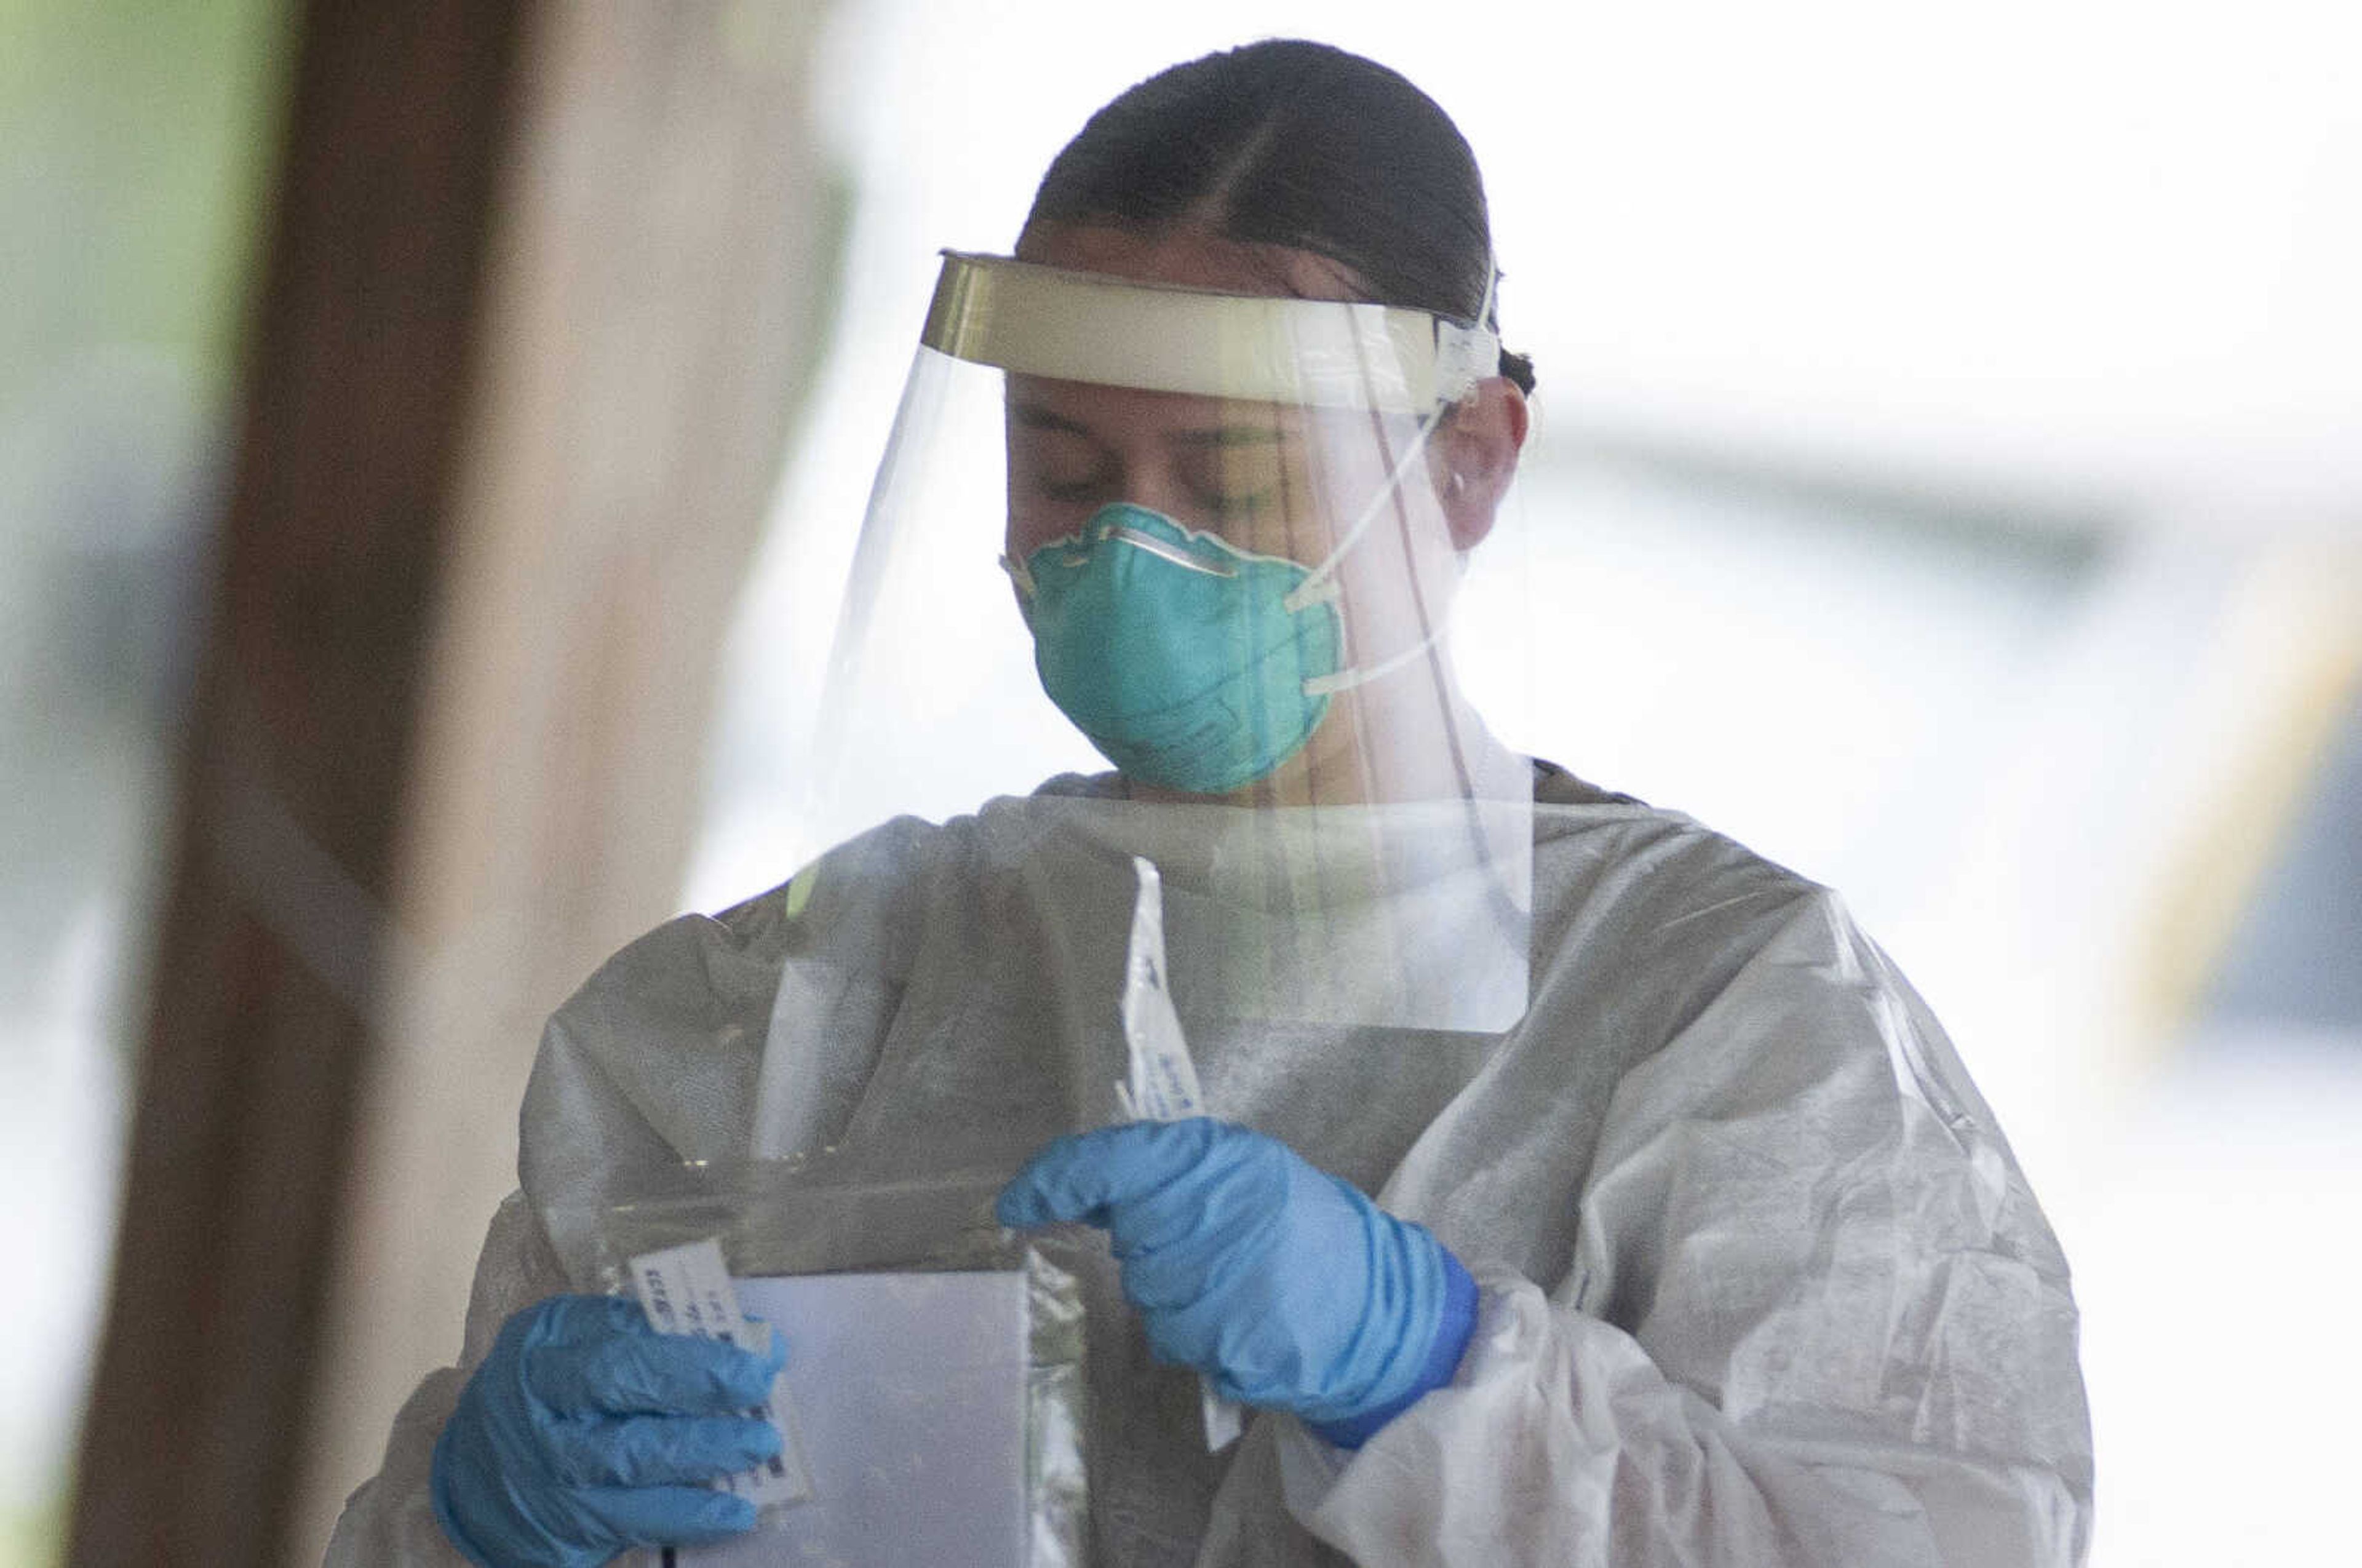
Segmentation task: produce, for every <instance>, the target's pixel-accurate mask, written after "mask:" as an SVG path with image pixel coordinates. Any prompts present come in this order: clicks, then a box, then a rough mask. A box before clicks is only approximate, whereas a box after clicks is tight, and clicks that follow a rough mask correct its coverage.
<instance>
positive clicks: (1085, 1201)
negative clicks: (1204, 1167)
mask: <svg viewBox="0 0 2362 1568" xmlns="http://www.w3.org/2000/svg"><path fill="white" fill-rule="evenodd" d="M1239 1131H1241V1130H1239V1129H1235V1128H1230V1127H1226V1126H1225V1125H1224V1124H1223V1123H1221V1122H1219V1121H1212V1120H1211V1119H1209V1118H1207V1117H1202V1116H1198V1117H1191V1118H1189V1119H1188V1120H1187V1121H1131V1122H1126V1123H1124V1124H1123V1125H1121V1126H1119V1127H1101V1128H1098V1129H1097V1130H1096V1131H1094V1132H1073V1133H1068V1134H1066V1135H1065V1137H1062V1138H1054V1139H1052V1140H1051V1141H1050V1142H1049V1143H1045V1144H1043V1146H1042V1148H1041V1149H1040V1151H1039V1152H1037V1153H1036V1154H1034V1156H1033V1157H1032V1159H1031V1160H1029V1161H1027V1162H1026V1165H1025V1168H1024V1169H1023V1170H1021V1171H1019V1172H1018V1173H1017V1175H1016V1176H1014V1177H1013V1178H1011V1180H1010V1183H1009V1185H1008V1186H1007V1187H1003V1188H1001V1191H1000V1198H999V1203H998V1204H997V1205H996V1206H995V1207H996V1210H997V1212H998V1213H999V1218H1000V1222H1001V1223H1002V1224H1004V1225H1008V1226H1011V1227H1014V1228H1017V1229H1021V1230H1022V1229H1025V1228H1028V1227H1031V1226H1034V1225H1047V1224H1050V1223H1052V1222H1054V1221H1056V1220H1083V1221H1085V1222H1087V1223H1089V1224H1094V1225H1105V1224H1107V1223H1108V1221H1109V1211H1110V1210H1111V1209H1114V1208H1117V1207H1119V1206H1121V1205H1124V1204H1127V1203H1131V1202H1133V1201H1135V1200H1137V1199H1140V1198H1146V1197H1149V1196H1151V1195H1153V1194H1154V1193H1156V1192H1158V1191H1159V1190H1161V1189H1162V1188H1164V1187H1166V1186H1167V1185H1168V1184H1170V1183H1172V1182H1174V1181H1175V1180H1177V1179H1179V1178H1180V1177H1182V1176H1187V1174H1188V1173H1190V1172H1191V1171H1194V1170H1196V1169H1197V1168H1198V1165H1200V1164H1201V1163H1203V1162H1204V1160H1205V1158H1206V1156H1207V1153H1208V1151H1209V1150H1210V1149H1211V1148H1213V1147H1214V1145H1215V1144H1216V1143H1217V1142H1218V1141H1219V1140H1220V1138H1221V1137H1222V1136H1223V1135H1224V1134H1226V1133H1230V1132H1239Z"/></svg>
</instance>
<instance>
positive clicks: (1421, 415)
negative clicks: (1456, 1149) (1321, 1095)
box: [803, 255, 1532, 1032]
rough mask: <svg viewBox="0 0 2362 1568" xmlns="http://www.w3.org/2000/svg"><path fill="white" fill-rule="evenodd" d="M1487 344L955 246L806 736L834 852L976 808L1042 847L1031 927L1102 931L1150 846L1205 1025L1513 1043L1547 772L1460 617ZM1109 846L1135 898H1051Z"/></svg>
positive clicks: (1490, 492)
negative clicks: (1509, 1033) (1467, 674)
mask: <svg viewBox="0 0 2362 1568" xmlns="http://www.w3.org/2000/svg"><path fill="white" fill-rule="evenodd" d="M1496 352H1497V350H1496V344H1495V340H1494V339H1493V337H1492V336H1491V334H1489V333H1488V332H1485V331H1483V330H1480V329H1477V328H1473V327H1467V326H1460V325H1458V324H1454V323H1451V322H1449V321H1444V320H1440V319H1439V318H1437V317H1434V316H1431V315H1426V314H1424V313H1421V312H1418V311H1409V310H1402V309H1396V308H1390V307H1386V306H1382V305H1375V304H1358V303H1344V302H1334V301H1325V300H1308V299H1301V298H1293V297H1266V296H1260V295H1241V294H1230V293H1215V292H1210V291H1205V290H1198V289H1192V288H1184V287H1175V286H1170V285H1163V284H1146V283H1141V282H1131V281H1126V280H1121V279H1117V278H1111V277H1108V276H1103V275H1100V274H1096V273H1085V272H1074V271H1062V270H1058V269H1054V268H1048V267H1043V266H1038V265H1033V264H1030V263H1025V262H1019V261H1014V260H1010V259H999V258H984V257H972V256H962V255H947V256H946V258H945V261H944V271H943V274H942V277H941V280H940V282H939V283H938V286H937V289H936V292H935V296H934V300H933V305H932V308H931V310H930V313H929V316H928V320H927V325H926V328H925V332H924V336H923V338H922V348H921V349H920V351H919V354H918V358H917V360H916V363H915V364H914V366H913V368H912V370H911V379H910V382H909V384H908V387H907V389H906V391H905V393H904V397H903V400H902V403H901V407H900V414H899V415H898V418H897V421H896V425H895V430H894V435H893V437H892V440H891V442H890V444H889V450H888V452H887V456H886V459H885V462H884V464H883V466H882V468H881V469H880V471H879V474H878V477H877V483H876V486H875V489H874V491H873V492H872V495H871V501H870V506H869V513H868V516H867V518H866V523H865V525H864V528H863V532H862V535H861V537H860V541H859V544H858V546H857V547H856V549H855V558H854V565H853V569H852V574H851V579H850V581H849V583H848V585H847V591H846V592H845V595H844V602H843V606H842V610H841V617H840V620H839V624H838V626H837V631H836V635H835V638H834V642H833V650H832V654H831V658H830V664H829V668H828V671H827V676H826V680H825V683H824V686H823V689H822V693H821V698H820V701H819V705H818V712H817V720H816V724H815V732H814V735H813V740H812V745H811V748H810V750H809V752H808V754H807V755H808V756H809V759H810V768H809V772H808V774H807V778H806V784H807V786H808V787H807V790H806V791H805V796H806V799H805V806H804V813H803V814H804V817H805V820H806V822H807V823H808V825H809V827H810V830H811V834H812V836H813V838H814V840H815V842H816V844H824V843H833V842H836V841H838V840H841V839H844V838H846V837H849V836H851V835H853V834H856V833H859V832H861V831H862V830H864V829H866V828H868V827H870V826H872V825H874V824H876V823H879V822H881V821H883V820H885V819H886V818H888V817H890V816H893V815H895V814H898V813H906V812H907V813H911V814H914V815H917V816H921V817H924V818H928V819H931V820H933V821H937V822H944V821H950V820H953V819H955V818H956V819H959V821H960V823H963V824H965V825H963V826H962V828H961V831H962V832H964V833H969V834H977V835H981V839H982V840H983V841H986V842H985V845H984V852H987V853H988V854H990V855H993V856H1001V855H1007V856H1025V855H1032V856H1038V857H1041V859H1040V864H1038V865H1036V866H1034V867H1032V868H1031V869H1030V870H1028V871H1027V872H1026V873H1025V874H1026V875H1032V876H1039V877H1041V878H1044V880H1043V882H1042V883H1041V887H1040V892H1041V898H1040V900H1038V901H1039V903H1040V904H1041V905H1042V906H1043V909H1045V910H1050V911H1057V910H1060V909H1063V911H1064V913H1063V914H1061V913H1057V912H1052V913H1048V914H1044V915H1043V916H1042V917H1041V918H1043V919H1045V920H1051V921H1055V920H1060V919H1071V920H1075V921H1078V922H1105V923H1111V925H1112V928H1113V929H1114V930H1115V931H1116V932H1117V933H1121V932H1122V931H1123V930H1124V929H1126V928H1127V925H1128V922H1127V919H1126V918H1125V916H1124V915H1123V913H1122V911H1123V910H1125V909H1126V908H1128V907H1129V886H1130V884H1129V867H1130V857H1131V856H1135V855H1138V856H1145V857H1146V858H1148V859H1149V860H1151V861H1152V862H1153V863H1154V864H1155V865H1156V867H1158V869H1159V872H1160V873H1161V878H1162V881H1163V884H1164V898H1165V900H1166V918H1165V931H1166V940H1167V943H1168V946H1169V949H1170V955H1169V963H1170V969H1171V978H1172V985H1173V989H1174V993H1175V999H1176V1000H1177V1001H1178V1002H1179V1003H1180V1004H1181V1006H1182V1010H1183V1015H1184V1021H1185V1023H1187V1022H1189V1021H1190V1015H1191V1014H1192V1013H1197V1014H1199V1015H1203V1016H1205V1017H1209V1018H1211V1017H1221V1018H1228V1019H1233V1020H1238V1019H1264V1020H1273V1021H1301V1022H1310V1023H1321V1022H1327V1023H1337V1024H1347V1025H1388V1026H1398V1027H1404V1028H1414V1029H1441V1030H1456V1031H1469V1032H1496V1031H1499V1030H1503V1029H1506V1028H1507V1027H1509V1025H1511V1024H1513V1023H1514V1022H1515V1021H1517V1019H1518V1017H1519V1016H1521V1015H1522V1013H1523V1010H1524V1007H1525V1000H1526V991H1527V955H1528V950H1529V940H1528V938H1529V911H1530V907H1531V896H1530V889H1531V877H1530V869H1529V867H1530V856H1531V852H1532V822H1531V812H1532V805H1531V796H1532V779H1531V774H1530V771H1529V764H1528V763H1527V762H1526V761H1525V759H1523V758H1521V757H1519V756H1515V755H1513V754H1511V753H1510V752H1508V751H1507V749H1506V748H1504V747H1503V746H1501V745H1499V744H1498V743H1497V742H1496V741H1495V740H1494V739H1493V738H1492V737H1491V735H1490V734H1488V733H1487V732H1486V730H1485V726H1484V724H1483V723H1482V721H1481V720H1480V719H1479V717H1478V715H1477V712H1476V709H1475V707H1474V705H1473V702H1472V701H1471V700H1470V697H1469V695H1468V694H1467V693H1466V692H1465V691H1464V690H1462V681H1461V679H1460V677H1459V674H1458V672H1457V670H1456V668H1455V666H1454V661H1453V656H1452V639H1451V631H1452V627H1453V613H1454V609H1455V604H1456V602H1457V600H1458V597H1459V592H1460V588H1461V580H1462V574H1463V572H1464V571H1465V569H1466V565H1467V552H1468V551H1470V550H1471V549H1473V547H1475V546H1476V544H1477V542H1478V541H1479V540H1480V539H1482V538H1483V536H1485V533H1486V532H1487V531H1488V529H1489V525H1490V522H1491V515H1490V509H1491V506H1492V504H1493V500H1492V499H1491V498H1493V497H1495V496H1496V495H1497V491H1498V486H1497V484H1496V483H1494V482H1492V479H1491V478H1488V477H1487V476H1486V475H1484V474H1472V473H1470V472H1468V471H1464V470H1465V469H1468V468H1469V466H1470V464H1471V463H1472V462H1474V461H1476V460H1477V459H1476V458H1472V457H1468V456H1467V454H1479V455H1481V451H1482V449H1483V448H1484V444H1483V442H1482V441H1481V440H1479V439H1477V438H1475V437H1474V436H1472V434H1471V433H1470V432H1468V431H1466V430H1465V429H1464V428H1462V425H1461V423H1460V422H1462V421H1463V420H1465V419H1466V418H1468V417H1469V416H1470V411H1471V410H1473V408H1475V406H1476V403H1477V399H1476V396H1475V393H1476V389H1477V388H1478V386H1479V384H1480V382H1481V381H1482V380H1483V379H1484V378H1485V377H1487V376H1489V375H1491V374H1492V372H1493V370H1494V366H1495V360H1496ZM1510 455H1511V457H1512V458H1513V457H1514V443H1512V444H1511V447H1510ZM1496 456H1497V454H1496ZM996 560H997V561H998V569H996V566H995V563H996ZM1508 630H1509V629H1507V628H1503V627H1500V626H1490V625H1488V626H1487V627H1486V633H1487V635H1488V638H1489V639H1490V641H1491V642H1492V643H1493V644H1494V645H1495V646H1496V648H1497V646H1498V645H1499V644H1500V643H1501V642H1502V641H1503V638H1504V636H1505V634H1507V631H1508ZM1045 780H1047V781H1050V782H1048V783H1047V784H1046V786H1045ZM988 801H989V802H991V805H990V806H989V807H987V806H986V805H985V803H986V802H988ZM1059 856H1069V857H1070V858H1069V860H1065V861H1062V860H1060V859H1059ZM1093 865H1096V866H1098V867H1101V868H1102V869H1104V870H1107V871H1109V872H1111V873H1114V874H1117V877H1118V880H1119V881H1120V883H1121V884H1122V886H1120V887H1118V888H1116V889H1113V893H1114V894H1115V895H1117V896H1114V897H1110V896H1109V894H1108V891H1107V890H1093V889H1084V888H1082V887H1081V886H1079V885H1077V886H1076V887H1074V888H1072V889H1065V890H1063V891H1062V890H1061V889H1060V887H1059V886H1058V884H1057V882H1056V877H1055V875H1054V870H1053V868H1054V867H1064V869H1065V872H1071V873H1072V874H1073V875H1074V876H1076V878H1080V879H1082V880H1087V878H1088V871H1087V867H1090V866H1093ZM1058 874H1064V873H1058ZM1049 945H1050V946H1051V947H1052V948H1054V949H1056V950H1058V951H1060V952H1065V953H1074V952H1080V951H1083V950H1084V949H1085V948H1087V947H1088V946H1089V943H1088V942H1087V940H1085V938H1084V937H1083V936H1081V935H1077V936H1076V939H1075V941H1074V942H1068V943H1060V942H1053V943H1051V944H1049ZM1120 974H1121V970H1120V968H1118V969H1115V970H1113V971H1111V972H1110V977H1109V982H1108V988H1109V990H1110V994H1111V993H1112V988H1113V987H1114V986H1115V985H1116V984H1117V983H1119V981H1120ZM1055 983H1057V984H1060V985H1068V984H1076V985H1087V984H1088V981H1087V978H1086V977H1082V976H1080V975H1076V976H1063V975H1062V976H1060V977H1056V981H1055Z"/></svg>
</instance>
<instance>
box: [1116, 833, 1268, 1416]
mask: <svg viewBox="0 0 2362 1568" xmlns="http://www.w3.org/2000/svg"><path fill="white" fill-rule="evenodd" d="M1131 868H1132V872H1133V874H1134V875H1135V876H1137V877H1138V878H1140V891H1139V893H1138V895H1137V896H1136V897H1134V899H1133V900H1132V905H1131V951H1130V953H1129V955H1128V956H1127V957H1126V959H1125V963H1124V979H1123V1038H1124V1043H1125V1044H1126V1045H1127V1046H1129V1047H1130V1049H1131V1063H1130V1068H1129V1072H1128V1075H1127V1081H1126V1082H1124V1083H1120V1084H1118V1085H1116V1086H1115V1098H1116V1103H1117V1105H1118V1106H1120V1108H1121V1109H1122V1111H1123V1114H1124V1115H1125V1116H1126V1117H1128V1118H1130V1119H1131V1121H1181V1120H1183V1119H1184V1118H1186V1117H1191V1116H1203V1115H1205V1114H1206V1113H1207V1112H1206V1097H1205V1094H1204V1092H1203V1091H1201V1090H1200V1089H1199V1088H1198V1064H1197V1063H1196V1062H1195V1061H1193V1060H1192V1059H1191V1058H1190V1055H1189V1042H1188V1039H1187V1037H1186V1036H1185V1035H1183V1034H1182V1032H1181V1015H1180V1013H1179V1012H1177V1011H1175V1009H1174V1006H1173V993H1172V992H1171V990H1169V989H1168V988H1166V986H1165V979H1164V878H1162V877H1160V876H1158V875H1157V871H1156V867H1155V865H1154V864H1153V862H1151V861H1149V860H1146V859H1144V858H1142V856H1137V855H1135V856H1132V857H1131ZM1199 1396H1200V1397H1199V1400H1198V1405H1199V1411H1200V1415H1201V1417H1202V1419H1203V1420H1204V1424H1205V1429H1206V1452H1209V1453H1219V1452H1221V1451H1222V1450H1223V1449H1225V1448H1228V1447H1229V1446H1230V1445H1231V1443H1233V1442H1235V1441H1238V1436H1239V1433H1240V1432H1241V1431H1242V1430H1245V1427H1246V1417H1245V1416H1244V1415H1243V1414H1242V1412H1241V1411H1240V1409H1239V1408H1238V1407H1237V1406H1236V1405H1233V1404H1231V1402H1230V1401H1229V1400H1227V1399H1223V1398H1220V1397H1216V1395H1215V1393H1214V1391H1213V1390H1212V1389H1210V1388H1204V1389H1200V1390H1199Z"/></svg>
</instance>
